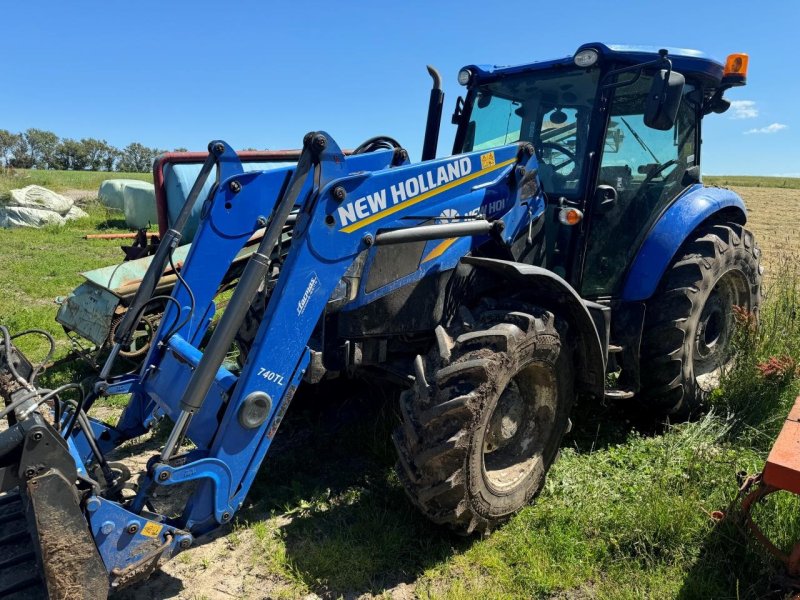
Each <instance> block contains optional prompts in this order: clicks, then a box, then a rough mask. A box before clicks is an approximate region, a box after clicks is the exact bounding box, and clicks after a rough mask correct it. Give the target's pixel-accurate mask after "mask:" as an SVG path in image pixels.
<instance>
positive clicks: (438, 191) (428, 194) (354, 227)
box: [340, 158, 517, 233]
mask: <svg viewBox="0 0 800 600" xmlns="http://www.w3.org/2000/svg"><path fill="white" fill-rule="evenodd" d="M514 162H517V159H516V158H510V159H508V160H506V161H503V162H501V163H497V164H496V165H494V166H493V167H489V168H488V169H481V170H480V171H477V172H475V173H472V174H471V175H467V176H466V177H462V178H461V179H456V180H454V181H451V182H450V183H445V184H444V185H443V186H442V187H437V188H436V189H434V190H430V191H427V192H425V193H424V194H420V195H419V196H415V197H414V198H411V199H410V200H406V201H405V202H400V203H399V204H395V205H394V206H392V207H391V208H387V209H385V210H382V211H381V212H377V213H375V214H374V215H370V216H369V217H365V218H364V219H361V220H360V221H358V222H356V223H353V224H351V225H348V226H347V227H342V228H341V229H340V231H344V232H345V233H352V232H354V231H357V230H359V229H361V228H362V227H366V226H367V225H369V224H370V223H374V222H375V221H380V220H381V219H383V218H384V217H388V216H389V215H393V214H394V213H396V212H398V211H401V210H403V209H405V208H408V207H409V206H412V205H414V204H417V203H419V202H422V201H423V200H427V199H428V198H431V197H433V196H436V195H437V194H441V193H442V192H446V191H447V190H450V189H453V188H454V187H456V186H459V185H461V184H462V183H467V182H468V181H472V180H473V179H477V178H478V177H481V176H482V175H486V174H487V173H491V172H492V171H496V170H497V169H502V168H503V167H507V166H508V165H510V164H511V163H514Z"/></svg>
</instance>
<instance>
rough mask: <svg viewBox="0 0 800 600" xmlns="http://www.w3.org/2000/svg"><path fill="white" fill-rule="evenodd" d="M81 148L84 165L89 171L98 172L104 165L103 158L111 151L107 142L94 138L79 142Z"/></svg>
mask: <svg viewBox="0 0 800 600" xmlns="http://www.w3.org/2000/svg"><path fill="white" fill-rule="evenodd" d="M81 146H83V152H84V154H85V155H86V164H87V166H88V167H89V169H90V170H92V171H99V170H100V169H102V168H103V165H104V164H105V158H106V156H107V155H108V152H109V150H110V149H111V146H109V144H108V142H107V141H105V140H97V139H95V138H83V139H82V140H81ZM109 170H110V169H109Z"/></svg>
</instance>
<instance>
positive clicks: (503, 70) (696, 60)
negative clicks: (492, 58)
mask: <svg viewBox="0 0 800 600" xmlns="http://www.w3.org/2000/svg"><path fill="white" fill-rule="evenodd" d="M589 48H593V49H595V50H597V52H598V53H599V54H600V58H599V60H598V64H601V63H607V62H614V63H616V64H618V65H620V66H622V65H628V64H630V65H634V64H640V63H643V62H649V61H652V60H653V59H655V58H656V57H657V56H658V50H659V48H658V47H655V46H653V47H649V46H624V45H613V44H612V45H606V44H601V43H599V42H591V43H588V44H583V45H581V46H580V47H579V48H578V49H577V50H576V51H575V53H574V54H570V55H568V56H565V57H564V58H558V59H555V60H546V61H540V62H532V63H526V64H524V65H514V66H497V65H467V66H466V67H465V68H467V69H470V70H471V71H472V72H473V73H474V75H475V77H476V80H477V82H478V83H485V82H488V81H493V80H495V79H497V78H499V77H506V76H508V75H514V74H517V73H525V72H530V71H545V70H549V69H553V68H557V67H560V68H563V67H573V68H576V69H577V68H578V67H575V65H574V62H573V57H574V55H575V54H577V53H578V52H580V51H581V50H586V49H589ZM667 51H668V52H669V55H668V58H669V59H670V60H671V61H672V67H673V69H675V70H676V71H678V72H679V73H683V74H684V75H686V76H698V77H703V78H707V79H709V80H710V82H711V84H712V85H716V84H719V82H720V81H721V80H722V71H723V65H722V63H720V62H719V61H717V60H715V59H713V58H710V57H709V56H707V55H705V54H704V53H702V52H700V51H698V50H689V49H686V48H667Z"/></svg>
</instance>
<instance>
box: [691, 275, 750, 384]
mask: <svg viewBox="0 0 800 600" xmlns="http://www.w3.org/2000/svg"><path fill="white" fill-rule="evenodd" d="M734 306H742V307H744V308H747V309H749V308H750V302H749V290H748V285H747V281H746V279H745V277H744V274H743V273H741V272H739V271H736V270H732V271H728V272H727V273H725V274H723V275H722V277H720V278H719V280H718V281H717V283H716V284H715V285H714V288H713V289H712V290H711V293H710V294H709V295H708V298H707V299H706V302H705V305H704V306H703V310H702V311H701V312H700V318H699V319H698V323H697V330H696V332H695V336H694V347H693V349H692V350H693V352H692V355H693V356H692V360H693V368H694V376H695V379H696V381H697V384H698V386H699V387H700V389H702V390H704V391H711V389H712V388H714V387H716V386H717V385H718V383H719V377H720V375H721V374H722V372H723V370H724V369H725V368H726V367H727V365H728V364H729V363H730V362H731V354H732V348H731V339H732V335H733V330H734V319H733V307H734Z"/></svg>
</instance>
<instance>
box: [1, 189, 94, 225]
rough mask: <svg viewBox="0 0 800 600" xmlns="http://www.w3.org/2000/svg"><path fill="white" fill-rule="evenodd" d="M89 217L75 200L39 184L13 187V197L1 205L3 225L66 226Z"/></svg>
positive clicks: (11, 195)
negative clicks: (67, 223)
mask: <svg viewBox="0 0 800 600" xmlns="http://www.w3.org/2000/svg"><path fill="white" fill-rule="evenodd" d="M87 216H88V215H87V214H86V213H85V212H84V211H82V210H81V209H80V208H78V207H77V206H75V203H74V202H73V201H72V199H70V198H67V197H65V196H62V195H60V194H56V193H55V192H52V191H50V190H48V189H47V188H43V187H41V186H38V185H29V186H27V187H24V188H22V189H18V190H11V194H10V198H9V199H8V200H7V201H6V202H3V203H2V204H0V227H43V226H45V225H63V224H64V223H66V222H67V221H68V220H70V219H80V218H83V217H87Z"/></svg>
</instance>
